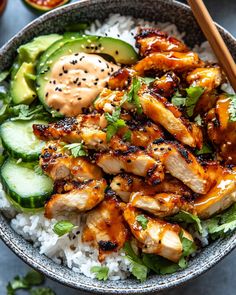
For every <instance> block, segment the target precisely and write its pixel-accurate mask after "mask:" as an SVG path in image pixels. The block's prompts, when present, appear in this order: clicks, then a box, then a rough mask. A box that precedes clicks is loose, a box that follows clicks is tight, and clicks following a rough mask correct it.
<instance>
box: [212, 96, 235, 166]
mask: <svg viewBox="0 0 236 295" xmlns="http://www.w3.org/2000/svg"><path fill="white" fill-rule="evenodd" d="M230 105H231V98H230V97H227V96H226V95H224V94H222V95H220V97H219V99H218V101H217V103H216V107H215V108H214V109H211V110H210V111H209V113H208V115H207V117H206V122H207V132H208V136H209V138H210V140H211V141H212V142H213V143H214V144H215V145H216V147H217V149H218V154H219V156H220V157H221V158H222V159H223V160H224V162H226V163H229V164H231V163H232V164H234V165H236V149H235V146H236V132H235V130H236V122H234V121H232V120H230V113H229V108H230Z"/></svg>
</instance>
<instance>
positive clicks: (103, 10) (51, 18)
mask: <svg viewBox="0 0 236 295" xmlns="http://www.w3.org/2000/svg"><path fill="white" fill-rule="evenodd" d="M109 13H121V14H124V15H132V16H134V17H138V18H144V19H147V20H155V21H160V22H166V21H168V22H171V23H174V24H176V25H177V27H178V29H179V31H181V32H183V31H185V32H186V37H185V41H186V42H187V44H188V45H189V46H193V45H194V44H196V43H197V44H199V43H201V42H202V41H204V37H203V35H202V33H201V31H200V29H199V27H198V25H197V24H196V22H195V20H194V18H193V16H192V13H191V11H190V9H189V7H188V6H186V5H184V4H181V3H179V2H176V1H171V0H100V1H99V0H88V1H86V0H84V1H80V2H77V3H73V4H69V5H67V6H64V7H62V8H58V9H56V10H54V11H52V12H50V13H47V14H45V15H43V16H42V17H40V18H38V19H36V20H35V21H33V22H32V23H30V24H29V25H28V26H27V27H25V28H24V29H23V30H21V31H20V32H19V33H18V34H17V35H15V36H14V37H13V38H12V39H11V40H10V41H9V42H8V43H7V44H6V45H5V46H3V47H2V48H1V49H0V71H1V70H4V69H6V68H8V67H10V66H11V64H12V62H13V60H14V56H15V54H16V49H17V48H18V47H19V46H20V45H21V44H23V43H25V42H27V41H29V40H30V39H32V38H33V37H35V36H38V35H42V34H48V33H52V32H63V28H64V27H65V25H67V24H69V23H74V22H83V21H92V20H94V19H100V20H103V19H105V18H106V17H107V16H108V14H109ZM219 30H220V33H221V34H222V36H223V38H224V40H225V41H226V44H227V45H228V47H229V49H230V51H231V53H232V54H233V56H234V58H235V59H236V40H235V39H234V38H233V37H232V35H230V34H229V33H228V32H227V31H225V30H224V29H223V28H221V27H219ZM0 237H1V238H2V240H3V241H4V242H5V243H6V245H7V246H9V248H10V249H11V250H12V251H13V252H14V253H16V254H17V255H18V256H19V257H20V258H21V259H22V260H24V261H25V262H26V263H28V264H29V265H30V266H32V267H33V268H35V269H37V270H39V271H41V272H43V273H44V274H45V275H47V276H48V277H50V278H52V279H55V280H57V281H59V282H60V283H62V284H65V285H68V286H70V287H74V288H77V289H79V290H84V291H90V292H95V293H107V294H132V293H133V294H144V293H148V292H158V291H163V290H166V289H168V288H171V287H174V286H177V285H179V284H181V283H184V282H186V281H188V280H190V279H192V278H194V277H196V276H199V275H200V274H202V273H204V272H205V271H207V270H208V269H210V268H211V267H212V266H213V265H215V264H216V263H217V262H219V261H220V260H221V259H222V258H223V257H225V256H226V255H227V254H228V253H229V252H230V251H231V250H233V249H234V247H235V246H236V234H232V235H230V236H228V237H227V238H226V239H224V240H217V241H215V242H214V243H212V244H211V245H209V246H208V247H206V248H205V249H204V250H203V251H202V252H201V253H200V254H198V255H197V256H196V257H195V258H194V259H192V260H191V261H190V263H189V267H188V268H187V269H185V270H182V271H180V272H177V273H175V274H172V275H164V276H157V275H152V276H150V277H149V278H148V280H147V281H146V282H143V283H139V282H138V281H137V280H134V279H127V280H123V281H106V282H100V281H97V280H93V279H90V278H87V277H85V276H84V275H80V274H78V273H74V272H72V271H71V270H69V269H68V268H66V267H64V266H60V265H57V264H56V263H54V262H53V261H52V260H50V259H48V258H47V257H45V256H44V255H40V254H39V251H38V249H35V248H34V247H33V246H32V245H31V244H30V243H29V242H27V241H25V240H24V239H23V238H22V237H20V236H19V235H18V234H16V233H15V232H14V231H13V230H12V229H11V227H10V225H9V221H8V220H7V219H6V218H5V217H4V216H3V215H1V213H0Z"/></svg>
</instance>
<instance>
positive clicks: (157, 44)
mask: <svg viewBox="0 0 236 295" xmlns="http://www.w3.org/2000/svg"><path fill="white" fill-rule="evenodd" d="M135 39H136V47H137V48H138V49H139V54H140V55H141V56H147V55H149V54H150V53H153V52H168V51H176V52H187V51H189V49H188V47H187V46H186V45H185V44H184V43H183V42H181V41H180V40H178V39H176V38H174V37H171V36H168V34H167V33H164V32H162V31H160V30H159V29H155V28H141V29H140V31H139V34H138V35H137V36H136V37H135Z"/></svg>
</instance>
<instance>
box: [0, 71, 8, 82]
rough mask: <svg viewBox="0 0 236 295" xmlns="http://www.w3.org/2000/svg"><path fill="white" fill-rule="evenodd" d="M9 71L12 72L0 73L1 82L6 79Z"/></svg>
mask: <svg viewBox="0 0 236 295" xmlns="http://www.w3.org/2000/svg"><path fill="white" fill-rule="evenodd" d="M9 73H10V72H9V71H3V72H1V73H0V82H2V81H4V80H5V79H6V78H7V76H8V75H9Z"/></svg>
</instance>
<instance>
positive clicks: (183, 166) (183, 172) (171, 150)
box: [149, 141, 211, 194]
mask: <svg viewBox="0 0 236 295" xmlns="http://www.w3.org/2000/svg"><path fill="white" fill-rule="evenodd" d="M149 154H150V155H151V156H152V157H154V158H155V159H158V160H160V161H161V162H162V163H163V165H164V166H165V168H166V170H167V171H168V172H169V173H170V174H171V175H173V176H174V177H176V178H178V179H179V180H181V181H182V182H183V183H184V184H186V185H187V186H188V187H189V188H191V189H192V190H193V191H194V192H196V193H199V194H205V193H207V192H208V191H209V189H210V186H211V182H210V181H209V177H208V175H207V173H206V172H205V170H204V168H203V167H202V166H201V165H200V164H199V163H198V161H197V159H196V158H195V157H194V155H193V154H191V153H190V152H189V151H188V150H187V149H186V148H184V147H183V146H182V145H180V144H179V143H174V142H163V141H162V142H157V143H153V144H151V145H150V146H149Z"/></svg>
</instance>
